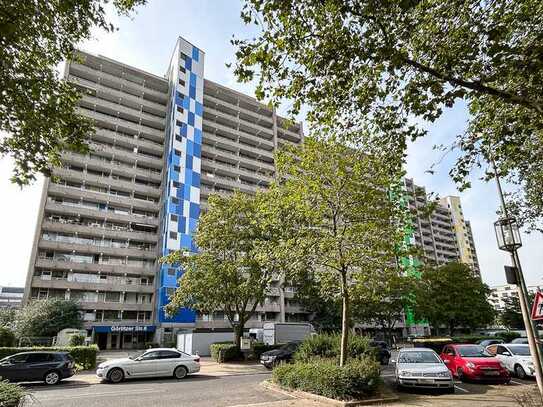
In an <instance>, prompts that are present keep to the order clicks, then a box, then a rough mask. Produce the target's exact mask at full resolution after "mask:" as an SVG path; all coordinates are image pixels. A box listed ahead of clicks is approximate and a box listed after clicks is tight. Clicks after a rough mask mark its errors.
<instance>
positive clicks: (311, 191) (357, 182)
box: [275, 135, 407, 364]
mask: <svg viewBox="0 0 543 407" xmlns="http://www.w3.org/2000/svg"><path fill="white" fill-rule="evenodd" d="M332 136H333V135H332ZM368 151H369V150H367V149H364V148H362V147H360V148H354V147H347V146H345V145H344V144H342V143H340V142H337V141H334V140H333V137H330V139H329V140H327V141H318V140H314V139H310V138H306V140H305V142H304V144H303V146H299V147H288V148H284V150H283V151H282V152H281V153H280V154H279V155H278V158H277V168H278V172H279V177H280V179H282V180H283V181H282V183H281V184H280V185H278V186H276V187H275V189H277V190H280V191H281V193H280V194H277V196H278V198H277V199H276V200H275V204H276V205H277V206H281V207H282V208H288V211H281V212H280V213H281V214H282V215H283V214H284V213H285V212H288V214H289V215H288V216H289V217H290V218H288V219H290V220H288V221H287V220H285V219H284V218H282V221H283V225H284V226H283V227H282V228H281V230H282V231H283V238H282V239H281V241H280V242H281V243H280V245H279V246H278V247H277V248H276V250H277V251H278V252H280V253H281V254H280V255H278V257H280V258H283V259H288V260H287V261H284V263H285V264H286V265H288V266H287V268H286V269H285V273H286V277H285V278H286V281H287V282H293V284H294V285H296V286H299V287H300V286H301V290H302V292H303V291H306V289H305V288H304V286H309V287H313V288H310V289H309V291H311V290H312V291H314V292H316V293H317V297H318V298H322V299H323V300H324V301H328V302H332V303H333V302H336V303H341V304H342V305H341V307H342V308H341V309H342V335H343V338H342V342H343V344H342V349H343V355H342V356H341V357H340V364H344V363H345V357H346V355H345V352H346V347H347V342H348V333H349V327H350V325H351V322H352V321H351V301H352V298H353V296H354V295H355V291H356V287H357V285H358V284H362V283H363V282H365V281H367V279H368V278H369V277H368V276H370V275H371V276H373V277H376V278H381V277H382V275H385V274H386V273H385V271H386V270H390V269H395V268H396V263H395V262H394V258H395V256H396V255H397V254H398V242H401V241H402V238H403V235H402V233H403V226H404V224H405V222H406V221H407V217H406V216H407V215H406V213H405V211H404V210H403V209H402V208H401V207H400V206H399V205H397V204H396V203H395V202H394V200H393V199H391V197H390V195H391V194H390V191H391V190H392V189H394V185H395V183H396V181H397V179H398V177H399V174H400V171H399V162H398V160H394V159H393V158H392V157H388V156H387V155H386V154H385V153H383V154H381V155H377V154H375V155H373V154H371V155H370V154H368ZM293 220H295V221H293ZM381 273H382V275H380V274H381Z"/></svg>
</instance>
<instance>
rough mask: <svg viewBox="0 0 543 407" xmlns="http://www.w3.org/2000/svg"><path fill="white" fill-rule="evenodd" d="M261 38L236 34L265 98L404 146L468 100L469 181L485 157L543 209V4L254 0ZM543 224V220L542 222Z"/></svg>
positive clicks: (246, 75)
mask: <svg viewBox="0 0 543 407" xmlns="http://www.w3.org/2000/svg"><path fill="white" fill-rule="evenodd" d="M244 3H245V5H244V8H243V11H242V19H243V21H244V22H245V23H247V24H251V23H254V24H255V25H256V26H257V30H256V31H257V35H256V36H255V38H253V39H249V40H240V39H234V40H233V44H234V45H235V46H236V47H237V51H236V57H237V64H236V69H235V73H236V74H237V77H238V78H239V79H240V80H243V81H249V80H252V79H254V78H258V87H257V90H256V95H257V97H259V98H267V99H271V102H272V103H274V104H278V103H279V102H280V101H281V100H285V99H287V100H290V101H292V108H291V111H292V113H293V114H295V113H297V112H299V111H300V108H301V107H302V105H305V106H307V107H308V108H309V114H308V119H309V121H310V122H312V123H313V124H315V125H318V126H320V127H330V126H332V127H338V126H339V127H343V128H344V129H346V130H347V132H346V133H349V132H351V133H352V131H353V129H357V130H364V131H362V132H357V133H355V134H351V135H352V136H354V138H358V137H361V136H362V137H364V138H366V139H371V140H372V141H373V142H374V143H376V144H379V145H381V146H383V147H385V148H387V149H390V150H393V151H395V152H396V153H397V154H398V155H403V154H404V152H405V146H406V141H407V140H409V139H416V138H419V137H422V136H424V135H425V134H426V132H425V131H423V130H422V129H421V128H419V127H418V126H416V125H414V124H413V120H411V119H412V118H413V117H414V116H416V117H419V118H422V119H424V120H428V121H434V120H436V119H437V118H438V117H440V116H441V115H442V113H443V110H444V109H445V108H448V107H451V106H453V105H454V104H455V103H457V102H459V101H463V102H465V103H466V104H467V106H468V109H469V112H470V119H469V123H468V126H467V130H466V131H465V132H464V133H463V134H459V135H458V137H457V140H456V141H455V142H454V145H452V146H449V147H451V148H457V149H458V150H459V153H460V154H459V158H458V160H457V161H456V163H455V165H454V166H453V167H452V169H451V170H450V174H451V175H452V177H453V179H454V180H456V181H457V182H458V183H459V185H460V186H461V187H468V186H469V180H468V178H467V177H468V175H469V173H470V172H471V171H472V170H473V169H474V168H476V167H478V166H485V165H486V161H488V159H489V155H490V151H492V155H493V158H494V159H495V160H496V163H497V166H498V168H499V172H500V173H501V174H504V175H505V174H507V175H509V176H510V181H512V182H516V183H517V184H518V187H519V189H518V191H517V192H518V194H517V195H516V196H512V197H510V198H511V200H512V201H513V203H515V208H516V210H517V213H518V214H519V215H520V216H522V218H523V220H524V221H525V222H527V223H529V224H531V225H532V227H538V224H537V221H538V220H541V214H542V213H543V210H542V209H543V198H542V197H543V194H542V193H541V191H542V190H541V185H543V182H542V180H543V170H542V168H543V154H542V152H541V145H542V140H543V100H542V98H541V95H542V94H543V75H542V74H541V73H542V71H543V58H542V57H541V56H542V53H543V24H542V23H543V21H542V17H541V16H542V15H543V4H542V2H540V1H537V0H518V1H510V0H497V1H486V2H481V1H478V0H468V1H453V2H450V1H448V2H443V1H440V0H429V1H417V0H408V1H391V0H384V1H374V0H331V1H322V2H316V1H312V0H300V1H283V0H245V2H244ZM540 226H541V225H539V227H540Z"/></svg>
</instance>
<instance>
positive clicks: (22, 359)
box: [9, 353, 28, 363]
mask: <svg viewBox="0 0 543 407" xmlns="http://www.w3.org/2000/svg"><path fill="white" fill-rule="evenodd" d="M27 356H28V353H26V354H22V355H15V356H12V357H10V358H9V361H10V362H11V363H24V362H26V358H27Z"/></svg>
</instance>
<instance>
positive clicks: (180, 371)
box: [173, 366, 189, 380]
mask: <svg viewBox="0 0 543 407" xmlns="http://www.w3.org/2000/svg"><path fill="white" fill-rule="evenodd" d="M188 373H189V372H188V370H187V368H186V367H185V366H177V367H176V368H175V370H174V371H173V377H175V378H176V379H177V380H181V379H184V378H185V377H186V376H187V374H188Z"/></svg>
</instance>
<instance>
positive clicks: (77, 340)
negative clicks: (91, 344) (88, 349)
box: [70, 334, 85, 346]
mask: <svg viewBox="0 0 543 407" xmlns="http://www.w3.org/2000/svg"><path fill="white" fill-rule="evenodd" d="M84 344H85V335H79V334H77V335H72V336H71V337H70V346H82V345H84Z"/></svg>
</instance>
